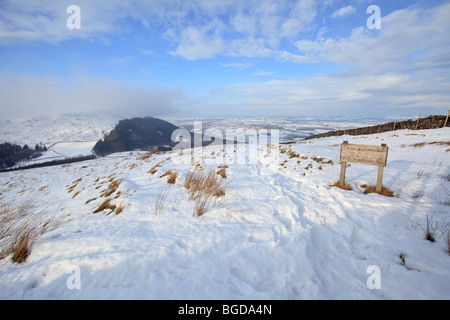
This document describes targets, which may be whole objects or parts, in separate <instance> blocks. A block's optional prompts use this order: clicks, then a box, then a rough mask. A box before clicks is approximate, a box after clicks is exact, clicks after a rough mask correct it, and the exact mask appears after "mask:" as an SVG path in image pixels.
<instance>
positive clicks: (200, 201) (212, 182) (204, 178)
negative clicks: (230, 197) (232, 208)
mask: <svg viewBox="0 0 450 320" xmlns="http://www.w3.org/2000/svg"><path fill="white" fill-rule="evenodd" d="M224 181H225V180H223V179H222V178H219V177H218V176H217V174H216V170H210V171H209V172H205V171H197V170H194V171H190V172H188V173H187V175H186V177H185V182H184V186H185V188H186V189H188V190H189V199H190V200H194V201H195V209H194V215H195V216H202V215H203V214H204V213H205V212H206V211H207V210H208V209H209V208H210V206H211V205H212V204H213V203H215V200H216V199H217V198H218V197H221V196H224V195H225V191H227V190H228V188H229V184H227V183H226V182H224Z"/></svg>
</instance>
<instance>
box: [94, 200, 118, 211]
mask: <svg viewBox="0 0 450 320" xmlns="http://www.w3.org/2000/svg"><path fill="white" fill-rule="evenodd" d="M111 200H112V199H111V198H107V199H105V200H104V201H103V202H102V203H101V204H100V206H99V207H98V208H97V209H96V210H95V211H94V213H99V212H102V211H104V210H111V212H113V211H114V210H116V205H115V204H112V203H111ZM111 212H110V213H111Z"/></svg>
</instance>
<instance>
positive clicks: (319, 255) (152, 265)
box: [0, 128, 450, 299]
mask: <svg viewBox="0 0 450 320" xmlns="http://www.w3.org/2000/svg"><path fill="white" fill-rule="evenodd" d="M344 140H348V141H349V142H350V143H359V144H371V145H380V144H381V143H386V144H387V145H388V146H389V148H390V149H389V156H388V165H387V167H386V168H385V174H384V185H385V186H388V187H389V188H390V189H391V190H393V191H394V192H395V193H396V194H397V196H396V197H385V196H382V195H378V194H364V193H363V189H364V188H363V187H362V185H369V184H374V183H375V182H376V177H377V168H376V167H372V166H366V165H358V164H351V166H350V167H349V168H347V175H346V180H347V182H348V183H349V184H350V185H351V186H352V188H353V190H342V189H339V188H337V187H332V186H330V185H332V184H333V183H334V182H336V181H337V180H338V178H339V172H340V165H339V152H340V144H341V143H342V141H344ZM246 147H247V148H248V146H245V145H243V144H241V145H238V146H237V147H236V148H237V149H236V152H234V149H233V147H226V148H224V147H223V146H210V147H206V148H204V149H203V157H202V158H201V157H198V156H196V157H194V162H193V163H183V162H181V163H180V161H179V160H180V158H179V157H177V156H176V155H174V154H172V153H161V154H153V155H148V156H144V155H145V153H142V152H133V153H130V152H127V153H121V154H114V155H110V156H107V157H105V158H101V159H97V160H93V161H89V162H86V163H75V164H71V165H63V166H57V167H48V168H39V169H33V170H26V171H19V172H9V173H0V178H1V179H0V203H1V204H7V205H9V206H18V205H20V204H21V203H24V202H26V201H27V200H30V199H31V201H32V205H31V207H30V206H29V207H28V210H31V211H34V212H38V213H40V214H41V215H43V216H54V215H57V216H58V217H61V218H62V219H64V221H65V222H64V223H63V224H62V225H60V226H58V228H56V229H55V230H51V231H49V232H46V233H44V234H43V235H41V236H40V237H39V238H38V239H37V240H36V241H35V243H34V245H33V247H32V250H31V254H30V255H29V257H28V258H27V260H26V262H23V263H21V264H18V263H14V262H12V261H11V258H12V254H9V255H7V256H5V257H4V258H3V259H2V260H0V299H80V298H83V299H123V298H126V299H450V256H449V253H448V249H449V248H448V230H449V224H448V223H449V221H450V220H449V214H450V210H449V208H450V207H449V205H450V129H448V128H445V129H436V130H423V131H407V130H405V131H396V132H390V133H383V134H376V135H370V136H359V137H349V136H343V137H330V138H323V139H317V140H311V141H307V142H297V143H294V144H290V145H274V146H271V147H270V148H271V149H269V152H272V153H273V154H276V152H278V151H279V160H278V161H261V162H257V163H254V162H250V163H237V162H236V161H235V158H234V154H236V153H237V154H239V153H240V152H242V151H243V150H242V149H243V148H246ZM260 147H261V146H260ZM230 148H231V149H230ZM200 152H202V150H201V149H195V151H194V153H195V155H198V153H200ZM223 159H225V162H226V166H223V165H221V163H222V160H223ZM200 160H203V161H200ZM219 160H220V161H219ZM194 168H196V169H197V172H198V171H200V169H201V168H203V170H204V171H207V170H209V169H214V170H215V171H216V172H218V171H219V170H220V169H223V171H222V173H225V175H224V176H226V178H221V177H220V179H223V180H221V181H222V182H224V183H227V184H228V189H227V190H226V191H225V195H223V196H221V197H219V198H217V199H214V200H217V202H215V203H213V202H211V203H210V204H211V205H210V206H209V207H208V208H207V210H206V212H205V213H204V214H203V215H202V216H195V215H194V214H193V213H194V212H195V210H196V207H195V206H196V202H195V201H194V200H191V199H190V194H189V190H188V189H186V188H185V176H186V174H187V173H188V172H189V171H191V172H192V170H194ZM165 173H167V175H164V174H165ZM170 178H174V179H172V180H174V184H170V183H168V180H169V179H170ZM102 209H103V210H102ZM0 212H1V211H0ZM3 212H4V211H3ZM94 212H96V213H94ZM427 218H428V222H429V225H430V227H431V229H433V230H432V231H434V238H435V242H430V241H428V240H426V239H425V232H424V229H426V226H427ZM6 240H7V239H6V238H4V239H2V240H1V241H0V244H4V243H5V241H6ZM2 241H3V242H2ZM3 248H4V247H3Z"/></svg>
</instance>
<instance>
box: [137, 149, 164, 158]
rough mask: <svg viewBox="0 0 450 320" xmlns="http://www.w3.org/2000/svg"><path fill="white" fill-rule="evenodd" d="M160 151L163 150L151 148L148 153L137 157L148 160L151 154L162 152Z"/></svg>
mask: <svg viewBox="0 0 450 320" xmlns="http://www.w3.org/2000/svg"><path fill="white" fill-rule="evenodd" d="M160 153H161V152H160V151H158V150H151V151H149V152H147V153H146V154H144V155H142V156H140V157H138V158H137V159H138V160H147V159H149V158H150V157H151V156H153V155H154V154H160Z"/></svg>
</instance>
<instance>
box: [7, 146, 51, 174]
mask: <svg viewBox="0 0 450 320" xmlns="http://www.w3.org/2000/svg"><path fill="white" fill-rule="evenodd" d="M43 151H47V147H45V146H40V145H38V144H36V146H35V147H34V149H31V148H30V147H28V145H24V146H23V147H22V146H19V145H17V144H11V143H8V142H5V143H2V144H0V169H4V168H9V167H12V166H14V165H16V163H18V162H20V161H23V160H28V159H34V158H37V157H39V156H41V155H42V153H41V152H43Z"/></svg>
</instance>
